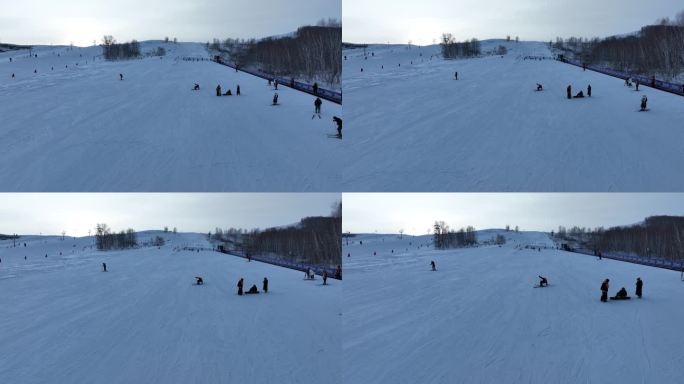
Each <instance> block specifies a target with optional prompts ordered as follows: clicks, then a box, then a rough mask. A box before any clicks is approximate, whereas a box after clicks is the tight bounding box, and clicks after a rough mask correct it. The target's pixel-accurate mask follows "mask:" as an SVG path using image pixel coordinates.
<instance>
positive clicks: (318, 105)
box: [314, 97, 323, 114]
mask: <svg viewBox="0 0 684 384" xmlns="http://www.w3.org/2000/svg"><path fill="white" fill-rule="evenodd" d="M321 104H323V101H321V98H320V97H317V98H316V101H314V107H315V111H316V112H315V113H316V114H320V113H321Z"/></svg>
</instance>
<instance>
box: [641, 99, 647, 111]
mask: <svg viewBox="0 0 684 384" xmlns="http://www.w3.org/2000/svg"><path fill="white" fill-rule="evenodd" d="M647 103H648V97H646V95H644V96H642V97H641V110H642V111H645V110H646V109H647V108H646V104H647Z"/></svg>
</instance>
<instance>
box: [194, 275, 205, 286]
mask: <svg viewBox="0 0 684 384" xmlns="http://www.w3.org/2000/svg"><path fill="white" fill-rule="evenodd" d="M195 280H197V285H202V284H204V280H203V279H202V277H200V276H195Z"/></svg>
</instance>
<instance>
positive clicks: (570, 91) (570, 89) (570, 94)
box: [567, 85, 572, 99]
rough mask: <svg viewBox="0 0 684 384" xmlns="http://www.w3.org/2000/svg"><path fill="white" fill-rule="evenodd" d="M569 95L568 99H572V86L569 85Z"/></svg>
mask: <svg viewBox="0 0 684 384" xmlns="http://www.w3.org/2000/svg"><path fill="white" fill-rule="evenodd" d="M567 93H568V99H572V86H571V85H568V88H567Z"/></svg>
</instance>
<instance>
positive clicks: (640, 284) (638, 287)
mask: <svg viewBox="0 0 684 384" xmlns="http://www.w3.org/2000/svg"><path fill="white" fill-rule="evenodd" d="M643 287H644V282H643V281H641V277H637V281H636V293H635V294H636V295H637V297H638V298H640V299H641V289H642V288H643Z"/></svg>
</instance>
